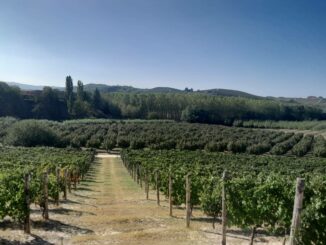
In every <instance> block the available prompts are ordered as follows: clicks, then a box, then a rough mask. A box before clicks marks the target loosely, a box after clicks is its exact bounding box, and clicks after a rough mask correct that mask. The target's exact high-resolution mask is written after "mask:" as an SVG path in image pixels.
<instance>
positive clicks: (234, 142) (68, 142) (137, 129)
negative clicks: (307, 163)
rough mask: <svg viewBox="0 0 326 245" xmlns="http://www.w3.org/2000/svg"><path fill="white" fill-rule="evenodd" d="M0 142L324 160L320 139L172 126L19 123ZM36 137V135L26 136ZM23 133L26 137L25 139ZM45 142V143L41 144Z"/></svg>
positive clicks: (148, 123) (1, 132) (150, 123)
mask: <svg viewBox="0 0 326 245" xmlns="http://www.w3.org/2000/svg"><path fill="white" fill-rule="evenodd" d="M8 120H9V119H2V120H0V122H1V123H0V124H2V125H3V126H4V127H3V129H2V130H0V142H2V143H3V144H5V145H6V144H9V145H16V146H44V145H45V146H54V147H65V146H70V147H74V148H79V147H88V148H102V149H106V150H110V149H113V148H115V147H119V148H130V149H144V148H149V149H152V150H170V149H178V150H202V149H203V150H205V151H207V152H225V151H227V152H232V153H248V154H253V155H262V154H264V155H266V154H268V155H287V156H298V157H302V156H306V155H307V156H316V157H326V141H325V139H324V138H323V137H321V136H314V135H305V136H304V135H303V134H300V133H296V134H295V133H284V132H278V131H270V130H263V129H247V128H237V127H225V126H218V125H205V124H189V123H178V122H173V121H142V120H131V121H128V120H127V121H121V120H76V121H67V122H63V123H58V122H51V121H35V120H23V121H17V122H12V121H10V120H9V122H7V123H6V121H8ZM29 128H33V129H34V130H32V132H34V131H35V132H39V133H38V134H37V135H36V134H35V133H31V131H30V130H28V129H29ZM26 131H28V133H26ZM44 139H46V140H44Z"/></svg>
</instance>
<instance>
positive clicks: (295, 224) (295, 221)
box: [289, 178, 305, 245]
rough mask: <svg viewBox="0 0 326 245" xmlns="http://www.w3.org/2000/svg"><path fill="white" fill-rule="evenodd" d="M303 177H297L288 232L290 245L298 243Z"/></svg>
mask: <svg viewBox="0 0 326 245" xmlns="http://www.w3.org/2000/svg"><path fill="white" fill-rule="evenodd" d="M304 185H305V182H304V179H302V178H297V184H296V191H295V199H294V207H293V215H292V224H291V233H290V243H289V244H290V245H296V244H298V231H299V229H300V214H301V210H302V202H303V191H304Z"/></svg>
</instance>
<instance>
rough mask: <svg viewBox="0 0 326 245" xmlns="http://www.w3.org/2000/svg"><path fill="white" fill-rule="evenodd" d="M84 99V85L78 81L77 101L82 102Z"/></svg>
mask: <svg viewBox="0 0 326 245" xmlns="http://www.w3.org/2000/svg"><path fill="white" fill-rule="evenodd" d="M84 98H85V94H84V85H83V83H82V81H80V80H78V82H77V99H78V100H80V101H83V100H84Z"/></svg>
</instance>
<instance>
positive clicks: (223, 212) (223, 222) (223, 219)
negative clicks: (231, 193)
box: [222, 170, 227, 245]
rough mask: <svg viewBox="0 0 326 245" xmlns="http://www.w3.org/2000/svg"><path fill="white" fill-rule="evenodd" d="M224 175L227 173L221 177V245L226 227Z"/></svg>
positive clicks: (224, 241) (224, 238) (224, 173)
mask: <svg viewBox="0 0 326 245" xmlns="http://www.w3.org/2000/svg"><path fill="white" fill-rule="evenodd" d="M226 175H227V172H226V171H225V170H224V172H223V175H222V245H226V225H227V210H226V193H225V181H226Z"/></svg>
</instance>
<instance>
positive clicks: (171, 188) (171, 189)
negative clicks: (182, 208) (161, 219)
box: [169, 173, 173, 217]
mask: <svg viewBox="0 0 326 245" xmlns="http://www.w3.org/2000/svg"><path fill="white" fill-rule="evenodd" d="M172 184H173V183H172V176H171V173H170V174H169V206H170V216H171V217H172V204H173V200H172V192H173V186H172Z"/></svg>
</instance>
